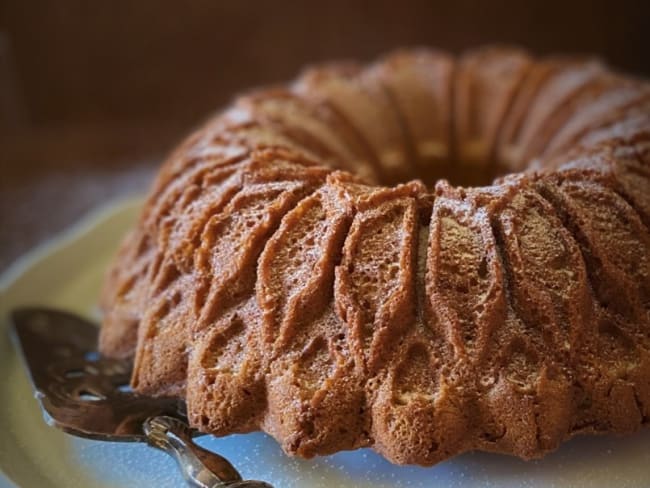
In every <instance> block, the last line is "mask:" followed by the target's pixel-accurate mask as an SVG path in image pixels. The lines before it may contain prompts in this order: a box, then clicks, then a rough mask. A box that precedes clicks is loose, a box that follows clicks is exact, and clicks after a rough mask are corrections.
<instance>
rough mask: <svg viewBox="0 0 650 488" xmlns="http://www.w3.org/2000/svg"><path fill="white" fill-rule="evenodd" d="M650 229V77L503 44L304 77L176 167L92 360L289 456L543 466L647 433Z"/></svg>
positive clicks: (157, 188)
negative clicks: (114, 364)
mask: <svg viewBox="0 0 650 488" xmlns="http://www.w3.org/2000/svg"><path fill="white" fill-rule="evenodd" d="M513 171H514V173H513ZM447 180H449V181H451V182H452V183H453V184H452V183H449V182H448V181H447ZM455 185H463V186H455ZM649 226H650V84H649V83H648V82H646V81H643V80H637V79H632V78H629V77H625V76H622V75H620V74H616V73H614V72H612V71H610V70H609V69H607V68H606V67H605V66H604V65H603V64H602V63H600V62H598V61H595V60H591V59H570V58H559V57H558V58H555V57H554V58H548V59H543V60H535V59H533V58H532V57H531V56H530V55H529V54H528V53H526V52H524V51H522V50H519V49H510V48H505V47H490V48H486V49H479V50H476V51H472V52H469V53H467V54H465V55H463V56H461V57H460V59H454V58H453V57H451V56H450V55H448V54H445V53H443V52H439V51H433V50H425V49H421V50H413V51H400V52H396V53H393V54H390V55H389V56H387V57H385V58H383V59H380V60H379V61H377V62H375V63H374V64H372V65H370V66H361V65H358V64H355V63H339V64H331V65H327V66H321V67H315V68H311V69H309V70H307V71H305V72H304V73H303V74H302V75H301V76H300V77H299V78H298V79H297V80H296V81H294V82H293V83H291V84H290V85H287V86H285V87H276V88H273V89H268V90H260V91H256V92H254V93H250V94H247V95H245V96H242V97H240V98H239V99H237V100H236V102H235V103H234V104H233V105H232V106H231V107H230V108H228V109H227V110H225V111H223V112H222V113H220V114H219V115H217V116H216V117H214V118H213V119H211V120H209V121H208V122H207V123H206V124H205V125H204V127H202V128H201V129H199V130H198V131H197V132H196V133H194V134H192V135H191V136H190V137H189V138H188V139H187V140H186V141H185V142H184V143H183V144H182V145H181V146H180V147H179V148H178V149H177V150H176V151H175V152H174V153H173V154H172V155H171V157H170V158H169V159H168V161H167V162H166V163H165V165H164V166H163V167H162V169H161V171H160V173H159V175H158V177H157V179H156V181H155V184H154V186H153V188H152V190H151V193H150V195H149V198H148V200H147V203H146V205H145V208H144V210H143V212H142V215H141V217H140V220H139V222H138V224H137V225H136V227H135V228H134V229H133V230H132V232H131V234H130V235H129V236H128V237H127V239H126V240H125V242H124V244H123V246H122V248H121V250H120V252H119V255H118V257H117V259H116V260H115V263H114V265H113V267H112V269H111V271H110V274H109V276H108V279H107V282H106V286H105V291H104V295H103V309H104V311H105V319H104V324H103V327H102V330H101V343H100V347H101V351H102V352H103V353H104V354H106V355H109V356H116V357H133V358H134V371H133V379H132V386H133V388H134V389H135V390H136V391H138V392H141V393H145V394H149V395H171V396H179V397H182V398H184V399H185V400H186V402H187V408H188V413H189V418H190V421H191V423H192V425H193V426H194V427H195V428H197V429H199V430H201V431H204V432H209V433H212V434H215V435H226V434H230V433H234V432H249V431H254V430H263V431H265V432H268V433H269V434H271V435H272V436H273V437H275V438H276V439H277V440H278V442H279V443H280V444H281V445H282V447H283V449H284V450H285V451H286V452H287V453H290V454H297V455H300V456H305V457H310V456H314V455H317V454H327V453H333V452H336V451H339V450H344V449H355V448H359V447H365V446H370V447H373V448H374V449H375V450H377V451H378V452H380V453H381V454H382V455H384V456H385V457H386V458H388V459H389V460H390V461H392V462H395V463H415V464H422V465H430V464H433V463H436V462H439V461H441V460H443V459H446V458H448V457H450V456H453V455H455V454H458V453H461V452H464V451H468V450H476V449H478V450H485V451H495V452H502V453H508V454H513V455H516V456H520V457H523V458H532V457H538V456H541V455H543V454H544V453H546V452H549V451H551V450H553V449H555V448H557V446H558V445H559V444H560V442H562V441H563V440H565V439H568V438H570V437H572V436H573V435H575V434H582V433H627V432H632V431H634V430H636V429H638V428H639V427H641V426H642V425H647V424H648V423H649V422H650V231H649Z"/></svg>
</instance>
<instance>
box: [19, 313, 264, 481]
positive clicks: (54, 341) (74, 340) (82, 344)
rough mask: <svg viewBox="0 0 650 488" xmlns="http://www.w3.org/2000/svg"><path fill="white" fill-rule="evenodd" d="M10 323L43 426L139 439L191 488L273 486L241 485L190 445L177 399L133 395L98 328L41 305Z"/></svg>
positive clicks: (234, 474) (126, 370) (224, 463)
mask: <svg viewBox="0 0 650 488" xmlns="http://www.w3.org/2000/svg"><path fill="white" fill-rule="evenodd" d="M9 319H10V334H11V336H12V340H13V342H14V345H15V346H16V349H17V350H18V351H19V353H20V356H21V357H22V359H23V362H24V364H25V366H26V368H27V370H28V371H29V376H30V379H31V382H32V386H33V387H34V391H35V396H36V398H37V400H38V402H39V404H40V406H41V409H42V411H43V416H44V418H45V421H46V422H47V423H48V424H49V425H51V426H53V427H57V428H59V429H61V430H63V431H65V432H67V433H68V434H72V435H75V436H79V437H86V438H90V439H98V440H104V441H126V442H138V441H140V442H146V443H147V444H149V445H150V446H152V447H155V448H157V449H160V450H162V451H164V452H166V453H167V454H169V455H170V456H172V457H173V458H174V459H175V460H176V462H177V464H178V466H179V467H180V469H181V471H182V473H183V477H184V478H185V480H186V481H187V483H188V485H189V486H192V487H199V488H226V487H227V488H244V487H247V488H272V486H271V485H270V484H268V483H266V482H264V481H252V480H249V481H246V480H242V477H241V475H240V474H239V472H238V471H237V470H236V469H235V468H234V467H233V465H232V464H230V462H229V461H228V460H227V459H225V458H224V457H222V456H220V455H219V454H217V453H215V452H212V451H208V450H207V449H204V448H202V447H200V446H198V445H197V444H195V443H194V442H193V440H192V437H193V436H195V435H198V432H196V431H193V430H192V429H190V427H189V426H188V423H187V416H186V413H185V405H184V402H182V401H181V400H178V399H171V398H151V397H146V396H143V395H138V394H136V393H134V392H132V391H131V390H130V388H129V386H128V384H129V379H130V377H131V362H130V361H129V360H117V359H110V358H105V357H102V356H101V355H100V354H99V353H98V352H97V336H98V330H99V329H98V327H97V325H95V324H93V323H92V322H89V321H88V320H86V319H83V318H81V317H79V316H77V315H74V314H72V313H69V312H65V311H61V310H56V309H51V308H43V307H28V308H27V307H26V308H20V309H15V310H13V311H12V312H11V314H10V317H9Z"/></svg>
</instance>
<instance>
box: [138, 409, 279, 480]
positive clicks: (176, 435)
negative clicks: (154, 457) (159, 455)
mask: <svg viewBox="0 0 650 488" xmlns="http://www.w3.org/2000/svg"><path fill="white" fill-rule="evenodd" d="M143 429H144V432H145V435H146V436H147V443H148V444H149V445H150V446H153V447H156V448H158V449H160V450H162V451H165V452H166V453H167V454H169V455H170V456H172V457H173V458H174V459H176V462H177V463H178V466H179V467H180V469H181V471H182V473H183V477H184V478H185V480H186V481H187V483H188V484H189V485H190V486H192V487H196V488H273V487H272V486H271V485H269V484H268V483H265V482H264V481H246V480H242V478H241V475H240V474H239V472H238V471H237V470H236V469H235V468H234V467H233V465H232V464H230V462H229V461H228V460H227V459H225V458H224V457H222V456H220V455H219V454H217V453H214V452H212V451H208V450H207V449H203V448H202V447H201V446H198V445H196V444H195V443H194V441H193V440H192V436H191V434H190V429H189V427H188V425H187V424H186V423H185V422H183V421H182V420H180V419H177V418H174V417H167V416H163V415H160V416H157V417H150V418H148V419H147V420H146V421H145V422H144V425H143Z"/></svg>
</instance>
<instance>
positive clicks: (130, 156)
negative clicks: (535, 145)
mask: <svg viewBox="0 0 650 488" xmlns="http://www.w3.org/2000/svg"><path fill="white" fill-rule="evenodd" d="M649 5H650V2H648V1H624V0H619V1H607V2H604V1H590V2H589V1H573V2H572V1H569V0H565V1H561V2H560V1H538V0H536V1H528V2H527V1H525V0H519V1H500V2H499V1H482V2H481V1H468V0H450V1H446V2H433V1H428V2H427V1H406V0H394V1H367V2H350V1H348V2H343V1H329V2H325V1H323V2H310V1H302V2H297V1H296V2H279V1H275V2H271V1H269V2H251V1H228V2H224V1H221V2H220V1H209V0H191V1H178V0H134V1H94V2H92V1H90V2H89V1H81V0H67V1H66V0H43V1H34V0H24V1H23V0H15V1H6V0H5V1H3V0H0V170H1V171H0V246H1V247H0V270H1V269H3V268H4V267H6V266H7V265H8V264H9V263H10V262H11V261H12V260H13V259H14V258H15V257H16V256H17V255H19V254H20V253H22V252H24V251H26V250H27V249H28V248H29V247H31V246H33V245H34V244H35V243H36V242H38V241H39V240H42V239H43V238H44V237H47V236H49V235H50V234H51V233H53V232H55V231H57V230H59V229H60V228H61V227H63V226H64V225H67V224H68V223H69V222H71V221H72V220H74V219H76V218H78V217H79V215H81V214H82V213H83V212H84V211H86V210H87V209H88V208H90V207H93V206H96V205H98V204H100V203H101V202H103V201H105V200H107V199H109V198H112V197H116V196H118V195H120V194H122V193H124V192H130V191H139V190H141V189H142V188H143V187H145V186H146V182H147V181H148V179H149V178H150V175H151V172H152V171H153V168H154V167H155V164H157V162H158V161H159V160H160V158H161V157H162V155H163V154H164V153H165V151H167V150H168V149H169V148H170V146H171V145H172V144H173V143H174V141H176V140H177V139H178V137H180V136H181V135H182V134H183V133H184V132H186V131H187V130H188V129H189V127H191V126H192V125H194V124H196V123H198V122H199V121H200V120H201V119H202V118H203V117H205V116H206V115H207V114H208V113H209V112H210V111H212V110H214V109H215V108H217V107H219V106H220V105H222V104H224V103H225V102H227V101H228V99H229V98H231V96H232V95H233V94H234V93H235V92H237V91H241V90H242V89H246V88H248V87H252V86H255V85H259V84H264V83H273V82H277V81H280V80H284V79H287V78H290V77H292V76H294V75H295V73H296V72H297V71H298V70H299V69H300V67H301V66H303V65H304V64H305V63H309V62H316V61H318V60H323V59H330V58H346V57H347V58H360V59H370V58H372V57H373V56H376V55H377V54H379V53H381V52H383V51H386V50H389V49H391V48H395V47H398V46H404V45H435V46H439V47H444V48H446V49H450V50H452V51H456V52H458V51H460V50H463V49H465V48H468V47H471V46H475V45H478V44H483V43H492V42H503V43H517V44H521V45H524V46H526V47H528V48H529V49H530V50H531V51H533V52H534V53H538V54H545V53H551V52H567V51H570V52H588V53H597V54H599V55H601V56H603V57H604V58H606V59H608V60H609V61H610V62H611V63H612V64H613V65H615V66H616V67H618V68H620V69H622V70H625V71H630V72H634V73H637V74H642V75H646V76H647V75H650V52H649V51H650V49H649V48H650V39H649V38H650V35H649V34H650V7H649Z"/></svg>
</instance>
